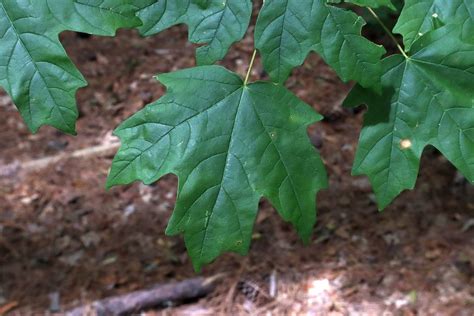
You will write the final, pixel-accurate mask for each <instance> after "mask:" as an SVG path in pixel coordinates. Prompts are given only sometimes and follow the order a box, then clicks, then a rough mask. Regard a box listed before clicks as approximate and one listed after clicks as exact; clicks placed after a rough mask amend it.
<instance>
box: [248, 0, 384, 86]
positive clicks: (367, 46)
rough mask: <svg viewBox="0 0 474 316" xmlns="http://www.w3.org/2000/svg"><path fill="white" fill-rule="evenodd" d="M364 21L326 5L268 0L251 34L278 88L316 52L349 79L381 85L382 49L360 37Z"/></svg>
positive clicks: (320, 1) (315, 0)
mask: <svg viewBox="0 0 474 316" xmlns="http://www.w3.org/2000/svg"><path fill="white" fill-rule="evenodd" d="M364 24H365V22H364V20H363V19H362V18H361V17H359V16H357V15H356V14H355V13H353V12H350V11H346V10H343V9H340V8H337V7H334V6H330V5H327V4H326V1H325V0H310V1H300V0H267V1H265V4H264V6H263V8H262V10H261V11H260V14H259V17H258V20H257V25H256V29H255V42H256V47H257V48H258V50H259V51H260V53H261V54H262V57H263V64H264V67H265V69H266V70H267V71H268V72H269V74H270V77H271V78H272V79H273V80H274V81H276V82H279V83H283V82H285V81H286V79H287V78H288V75H289V74H290V72H291V70H292V69H293V68H294V67H296V66H299V65H301V64H302V63H303V62H304V60H305V59H306V56H307V55H308V53H309V52H310V51H316V52H317V53H319V54H320V55H321V57H322V58H323V59H324V60H325V61H326V62H327V63H328V64H329V65H330V66H331V67H332V68H334V69H335V70H336V72H337V73H338V74H339V76H340V77H341V78H342V79H343V80H345V81H347V80H356V81H357V82H359V83H360V84H361V85H363V86H364V87H369V86H374V85H377V84H379V81H380V75H381V71H382V67H381V63H380V59H381V57H382V55H383V54H384V53H385V50H384V49H383V48H382V47H381V46H378V45H375V44H374V43H372V42H370V41H369V40H367V39H365V38H364V37H362V36H361V35H360V32H361V29H362V26H363V25H364Z"/></svg>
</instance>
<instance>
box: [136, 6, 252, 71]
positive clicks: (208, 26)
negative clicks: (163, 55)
mask: <svg viewBox="0 0 474 316" xmlns="http://www.w3.org/2000/svg"><path fill="white" fill-rule="evenodd" d="M142 1H143V0H142ZM141 6H142V7H143V8H142V9H141V10H140V11H139V12H138V16H139V17H140V18H141V20H142V21H143V26H141V27H140V28H139V29H140V32H141V33H142V34H143V35H145V36H150V35H154V34H157V33H159V32H162V31H163V30H165V29H168V28H169V27H171V26H173V25H177V24H182V23H184V24H187V25H188V27H189V41H190V42H192V43H195V44H206V45H204V46H201V47H199V48H198V49H197V51H196V59H197V63H198V64H199V65H210V64H213V63H215V62H216V61H218V60H221V59H223V58H224V56H225V55H226V53H227V51H228V49H229V47H230V46H231V45H232V44H233V43H234V42H237V41H239V40H241V39H242V38H243V37H244V35H245V32H246V31H247V28H248V25H249V22H250V17H251V15H252V2H251V0H239V1H235V0H209V1H203V0H175V1H161V0H147V3H146V5H143V4H142V5H141Z"/></svg>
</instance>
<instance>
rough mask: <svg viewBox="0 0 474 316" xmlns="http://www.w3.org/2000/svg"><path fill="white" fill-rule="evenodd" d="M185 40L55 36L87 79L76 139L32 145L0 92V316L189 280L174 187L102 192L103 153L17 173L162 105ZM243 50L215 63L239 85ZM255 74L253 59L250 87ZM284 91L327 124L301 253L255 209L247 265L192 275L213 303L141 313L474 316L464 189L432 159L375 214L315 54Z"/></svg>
mask: <svg viewBox="0 0 474 316" xmlns="http://www.w3.org/2000/svg"><path fill="white" fill-rule="evenodd" d="M186 34H187V33H186V32H185V30H184V29H183V28H180V27H177V28H173V29H171V30H169V31H166V32H164V33H162V34H161V35H158V36H155V37H151V38H146V39H143V38H141V37H139V36H138V35H137V34H136V33H135V32H132V31H121V32H119V36H118V37H116V38H99V37H88V38H84V37H81V36H78V35H77V34H74V33H65V34H63V36H62V41H63V43H64V44H65V47H66V49H67V51H68V53H69V54H70V55H71V57H72V59H73V60H74V62H75V64H76V65H78V67H79V69H80V70H81V71H82V73H83V74H84V75H85V77H86V78H87V79H88V81H89V86H88V87H87V88H84V89H81V90H80V91H79V93H78V104H79V108H80V113H81V114H80V119H79V121H78V125H77V130H78V136H76V137H72V136H67V135H63V134H61V133H59V132H57V131H55V130H53V129H52V128H48V127H45V128H42V129H41V130H40V132H39V133H38V134H36V135H32V134H30V133H29V132H28V130H27V129H26V127H25V125H24V124H23V122H22V120H21V118H20V117H19V115H18V113H17V111H16V110H15V108H14V106H13V105H12V104H11V101H10V99H9V98H8V97H6V96H5V94H1V93H0V166H5V165H7V164H9V166H10V167H12V168H10V169H11V170H9V171H8V170H7V171H5V169H4V170H3V175H0V310H1V307H2V306H3V307H5V306H9V307H12V308H11V309H10V308H9V309H10V311H9V313H10V314H11V315H29V314H31V313H34V314H38V315H42V314H45V313H49V310H50V308H51V297H56V298H60V306H59V307H60V309H61V310H63V311H64V310H67V309H69V308H71V307H75V306H78V305H81V304H83V303H85V302H90V301H92V300H95V299H98V298H103V297H108V296H113V295H117V294H120V293H127V292H130V291H133V290H137V289H144V288H147V287H150V286H153V285H155V284H157V283H168V282H171V281H175V280H183V279H187V278H192V277H195V276H196V273H195V272H194V271H193V268H192V266H191V263H190V261H189V258H188V256H187V254H186V251H185V247H184V243H183V240H182V239H181V238H180V237H167V236H165V235H164V230H165V226H166V223H167V220H168V218H169V216H170V214H171V212H172V209H173V206H174V201H175V194H176V184H177V180H176V178H175V177H174V176H166V177H165V178H164V179H162V180H160V181H159V182H157V183H156V184H155V185H152V186H150V187H146V186H144V185H142V184H139V183H136V184H133V185H129V186H124V187H119V188H113V189H111V190H110V191H106V190H105V189H104V184H105V179H106V175H107V171H108V168H109V167H110V164H111V160H112V157H113V151H112V153H108V154H106V155H96V156H89V157H82V158H68V159H62V160H60V161H57V162H55V163H54V164H53V165H50V166H48V167H47V168H42V169H41V168H40V169H38V170H30V171H29V172H26V173H25V172H17V171H18V170H17V169H15V168H14V166H15V165H16V166H21V165H22V164H24V163H25V162H28V161H32V160H35V159H40V158H44V157H49V156H55V155H58V154H62V153H70V152H73V151H75V150H79V149H87V148H90V147H93V146H100V145H104V144H105V145H106V144H110V143H111V142H112V141H113V138H112V136H111V131H112V130H113V129H114V128H115V127H116V126H117V124H119V123H120V122H121V121H123V120H124V119H125V118H127V117H128V116H130V115H131V114H133V113H134V112H136V111H137V110H139V109H141V108H142V107H143V106H144V105H146V104H147V103H149V102H151V101H152V100H155V99H157V98H159V97H160V96H161V95H163V93H164V88H163V86H161V85H160V84H159V83H158V82H157V81H156V80H155V79H154V78H153V76H154V75H155V74H157V73H163V72H169V71H174V70H177V69H182V68H187V67H191V66H193V65H194V58H193V55H194V47H193V46H192V45H189V44H187V43H186ZM251 53H252V41H251V39H250V38H249V37H248V38H246V39H245V40H244V41H243V42H241V43H239V44H237V45H235V46H234V47H233V48H232V50H231V52H230V53H229V55H228V56H227V58H226V59H225V61H223V62H222V64H224V65H225V66H227V67H228V68H229V69H232V70H234V71H236V72H238V73H240V74H244V73H245V71H246V67H247V65H248V61H249V57H250V55H251ZM262 76H264V73H263V71H262V70H261V66H260V63H259V61H257V65H256V67H255V68H254V71H253V78H254V79H258V78H260V79H261V78H262ZM287 86H288V88H289V89H290V90H292V91H293V92H294V93H295V94H297V95H298V96H299V97H301V98H302V99H303V100H305V101H306V102H307V103H308V104H310V105H312V106H313V107H314V108H315V110H317V111H318V112H320V113H321V114H323V115H324V116H325V117H326V119H325V120H324V121H323V122H320V123H318V124H316V125H314V126H312V127H311V128H310V129H309V134H310V136H311V139H312V140H313V143H314V144H315V146H316V147H318V148H319V150H320V152H321V154H322V156H323V158H324V161H325V164H326V166H327V170H328V173H329V178H330V187H329V189H328V190H326V191H324V192H321V193H320V194H319V195H318V218H319V220H318V223H317V226H316V229H315V233H314V237H313V240H312V242H311V243H310V245H308V246H304V245H303V244H302V243H301V242H300V241H299V240H298V238H297V236H296V234H295V232H294V230H293V229H292V228H291V226H290V225H289V224H287V223H284V222H283V221H282V220H281V219H280V218H279V217H278V216H277V214H276V213H275V211H274V210H273V208H272V207H271V205H270V204H269V203H268V202H267V201H262V203H261V212H260V214H259V216H258V219H257V222H256V225H255V233H254V236H253V239H254V240H253V243H252V246H251V249H250V253H249V255H248V256H247V257H241V256H238V255H235V254H226V255H223V256H221V257H220V258H218V259H217V260H216V261H215V262H214V263H212V264H210V265H208V266H206V267H205V268H204V270H203V272H202V274H203V275H204V276H214V275H217V274H220V273H224V274H225V282H220V283H218V285H217V288H216V290H215V291H214V292H213V293H212V295H210V296H208V297H205V298H203V299H201V300H200V301H197V302H192V303H191V304H188V305H184V306H178V307H168V308H166V309H165V310H161V311H156V312H149V313H148V314H149V315H154V314H155V313H163V314H169V315H175V314H176V315H189V314H199V315H200V314H202V315H221V314H229V315H230V314H232V315H240V314H243V315H245V314H253V315H285V314H291V315H299V314H305V315H391V314H393V315H473V314H474V247H473V245H474V220H473V218H474V190H473V188H472V187H471V186H469V185H467V183H466V182H465V181H463V179H462V177H460V176H459V175H458V174H457V172H456V170H455V169H454V168H453V167H452V165H451V164H450V163H449V162H448V161H446V159H444V158H443V157H442V156H440V155H439V154H438V153H437V152H436V151H435V150H432V149H430V150H427V151H426V152H425V155H424V158H423V161H422V170H421V175H420V178H419V180H418V183H417V187H416V189H415V190H414V191H410V192H405V193H403V194H402V195H401V196H400V197H399V198H398V199H397V200H396V201H395V202H394V203H393V204H392V205H391V206H390V207H388V208H387V209H386V210H385V211H384V212H382V213H380V212H378V210H377V207H376V205H375V203H374V196H373V193H372V191H371V188H370V185H369V183H368V181H367V179H366V178H364V177H352V176H351V174H350V173H351V164H352V162H353V159H354V152H355V148H356V143H357V139H358V134H359V132H360V129H361V125H362V116H363V111H352V110H347V109H343V108H342V107H341V102H342V100H343V98H344V97H345V96H346V94H347V92H348V91H349V89H350V85H348V84H343V83H341V82H340V81H339V80H338V79H337V77H336V76H335V75H334V73H333V72H332V71H331V70H330V69H329V68H328V67H327V66H326V65H325V63H324V62H323V61H322V60H321V59H319V58H318V57H317V56H315V55H311V56H310V58H308V60H307V61H306V63H305V64H304V65H303V66H302V67H300V68H299V69H297V70H296V71H295V72H294V74H293V76H292V77H291V79H290V80H289V82H288V84H287ZM0 168H1V167H0ZM270 276H273V277H270ZM270 279H272V280H274V281H276V283H275V284H276V285H277V289H278V291H277V298H276V299H275V298H271V297H270V296H269V293H268V291H269V289H268V288H269V280H270ZM249 287H250V288H255V291H253V292H252V291H250V292H252V295H250V294H249V291H248V288H249ZM246 289H247V290H246ZM8 304H10V305H8ZM53 305H54V304H53ZM55 308H57V306H56V307H55ZM269 312H270V313H271V314H268V313H269ZM384 313H385V314H384Z"/></svg>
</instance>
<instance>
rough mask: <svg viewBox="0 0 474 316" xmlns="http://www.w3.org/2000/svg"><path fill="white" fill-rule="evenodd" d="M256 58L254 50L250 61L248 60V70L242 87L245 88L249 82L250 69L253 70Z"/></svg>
mask: <svg viewBox="0 0 474 316" xmlns="http://www.w3.org/2000/svg"><path fill="white" fill-rule="evenodd" d="M256 56H257V50H256V49H255V50H254V51H253V55H252V59H251V60H250V65H249V69H248V70H247V75H246V76H245V81H244V86H246V85H247V83H248V82H249V78H250V73H251V72H252V68H253V64H254V62H255V57H256Z"/></svg>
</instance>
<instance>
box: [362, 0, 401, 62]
mask: <svg viewBox="0 0 474 316" xmlns="http://www.w3.org/2000/svg"><path fill="white" fill-rule="evenodd" d="M367 10H368V11H369V12H370V14H372V16H373V17H374V18H375V20H377V22H378V23H379V24H380V25H381V26H382V28H383V30H384V31H385V33H387V34H388V36H389V37H390V39H391V40H392V41H393V42H394V43H395V45H397V48H398V50H399V51H400V53H402V55H403V56H404V57H405V58H406V59H409V58H410V57H408V55H407V53H405V50H404V49H403V48H402V46H401V45H400V43H399V42H398V41H397V39H396V38H395V36H394V35H393V33H392V32H391V31H390V30H389V29H388V27H387V26H386V25H385V24H384V23H383V22H382V19H380V17H379V16H378V15H377V13H375V11H374V10H372V8H367Z"/></svg>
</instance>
